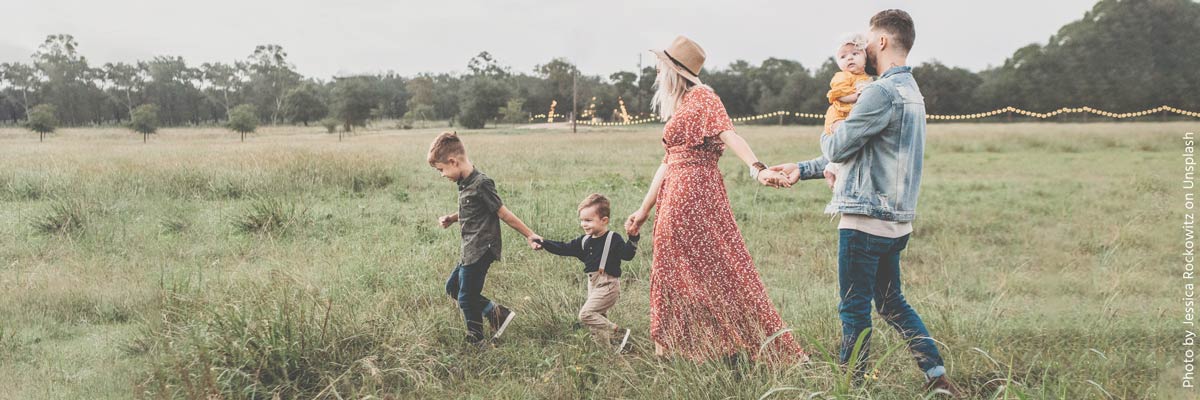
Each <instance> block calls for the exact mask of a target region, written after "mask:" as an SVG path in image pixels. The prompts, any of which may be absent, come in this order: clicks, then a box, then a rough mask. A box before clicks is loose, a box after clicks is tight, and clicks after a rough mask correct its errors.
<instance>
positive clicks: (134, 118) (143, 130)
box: [129, 104, 158, 142]
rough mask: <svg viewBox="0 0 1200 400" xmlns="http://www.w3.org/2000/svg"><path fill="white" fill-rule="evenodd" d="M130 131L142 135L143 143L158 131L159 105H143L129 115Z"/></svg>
mask: <svg viewBox="0 0 1200 400" xmlns="http://www.w3.org/2000/svg"><path fill="white" fill-rule="evenodd" d="M129 129H132V130H133V131H134V132H137V133H140V134H142V142H145V141H146V139H147V138H148V137H149V136H150V134H151V133H154V132H157V131H158V105H156V104H142V105H140V106H138V107H137V108H135V109H133V112H132V113H130V114H129Z"/></svg>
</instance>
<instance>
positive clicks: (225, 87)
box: [200, 62, 249, 120]
mask: <svg viewBox="0 0 1200 400" xmlns="http://www.w3.org/2000/svg"><path fill="white" fill-rule="evenodd" d="M248 80H249V77H247V72H246V64H245V63H241V62H239V63H234V64H224V63H204V64H201V65H200V81H201V82H202V83H204V85H205V87H204V94H205V96H206V97H208V99H209V101H211V102H213V103H216V104H219V105H220V106H221V108H222V109H223V110H224V118H225V119H226V120H228V119H229V115H230V113H231V111H232V110H233V105H234V104H238V102H239V100H240V99H241V98H240V96H239V95H240V94H241V93H242V91H243V90H244V89H245V87H246V86H247V81H248Z"/></svg>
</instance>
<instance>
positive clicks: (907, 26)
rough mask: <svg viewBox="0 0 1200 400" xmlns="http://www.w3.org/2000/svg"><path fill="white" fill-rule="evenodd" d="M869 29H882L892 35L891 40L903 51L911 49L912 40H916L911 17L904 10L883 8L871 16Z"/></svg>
mask: <svg viewBox="0 0 1200 400" xmlns="http://www.w3.org/2000/svg"><path fill="white" fill-rule="evenodd" d="M871 29H882V30H883V31H885V32H887V33H888V34H889V35H891V36H892V40H894V41H895V42H896V44H898V45H899V46H900V47H903V48H904V52H905V53H908V52H909V51H910V50H912V47H913V41H915V40H917V30H916V28H914V27H913V20H912V17H911V16H909V15H908V13H907V12H904V10H897V9H891V10H883V11H880V12H878V13H876V14H875V16H873V17H871Z"/></svg>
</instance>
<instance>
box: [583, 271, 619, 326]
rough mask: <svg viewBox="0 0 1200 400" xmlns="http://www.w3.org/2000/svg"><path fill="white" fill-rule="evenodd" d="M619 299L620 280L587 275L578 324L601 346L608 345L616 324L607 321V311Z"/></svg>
mask: <svg viewBox="0 0 1200 400" xmlns="http://www.w3.org/2000/svg"><path fill="white" fill-rule="evenodd" d="M620 297H621V280H620V279H617V278H614V277H612V276H609V275H608V274H602V273H599V272H589V273H588V293H587V301H585V302H584V303H583V308H580V309H579V322H581V323H583V325H584V326H586V327H588V329H590V330H591V331H592V337H593V338H594V339H596V341H597V342H599V343H601V344H609V340H610V339H611V338H612V337H613V333H615V331H616V329H617V324H614V323H612V321H609V320H608V317H607V315H606V314H607V313H608V310H610V309H612V308H613V306H615V305H617V299H618V298H620Z"/></svg>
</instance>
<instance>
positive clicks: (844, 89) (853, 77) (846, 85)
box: [825, 71, 871, 135]
mask: <svg viewBox="0 0 1200 400" xmlns="http://www.w3.org/2000/svg"><path fill="white" fill-rule="evenodd" d="M859 82H862V84H864V85H865V84H868V83H871V76H870V75H867V74H852V73H849V72H846V71H838V73H836V74H833V79H831V80H830V81H829V94H828V95H826V97H829V109H828V110H826V111H825V134H826V135H828V134H831V133H833V132H832V131H830V126H832V125H833V121H837V120H840V119H846V116H848V115H850V109H851V108H852V107H854V104H853V103H843V102H840V101H838V99H839V98H841V97H845V96H849V95H852V94H854V93H857V92H858V84H859Z"/></svg>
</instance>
